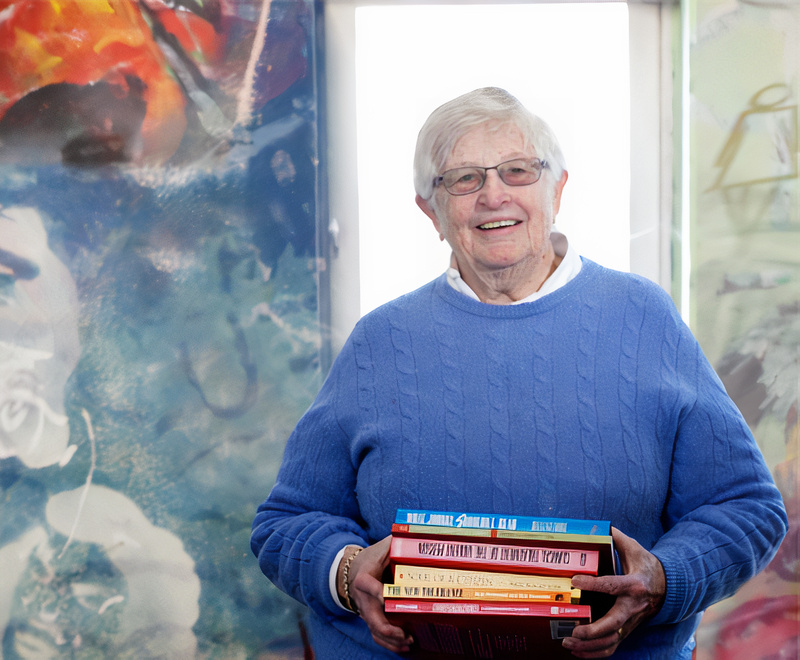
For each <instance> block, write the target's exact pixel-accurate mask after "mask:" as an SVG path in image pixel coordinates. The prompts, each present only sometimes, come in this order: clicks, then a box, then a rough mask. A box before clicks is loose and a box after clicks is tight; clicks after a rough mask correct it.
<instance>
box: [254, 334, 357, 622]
mask: <svg viewBox="0 0 800 660" xmlns="http://www.w3.org/2000/svg"><path fill="white" fill-rule="evenodd" d="M352 364H353V359H352V350H351V348H350V347H349V345H346V346H345V348H344V349H343V350H342V352H341V354H340V355H339V357H338V358H337V360H336V362H335V363H334V366H333V368H332V369H331V372H330V374H329V375H328V378H327V379H326V381H325V383H324V384H323V386H322V389H321V390H320V392H319V394H318V396H317V398H316V400H315V401H314V403H313V404H312V405H311V407H310V408H309V409H308V411H307V412H306V413H305V415H303V417H302V418H301V420H300V421H299V422H298V424H297V426H296V427H295V430H294V431H293V432H292V434H291V436H290V437H289V440H288V441H287V444H286V449H285V452H284V457H283V462H282V464H281V467H280V470H279V472H278V477H277V480H276V483H275V486H274V487H273V488H272V491H271V492H270V494H269V496H268V497H267V499H266V500H265V501H264V502H263V503H262V504H261V505H260V506H259V507H258V511H257V514H256V517H255V520H254V521H253V528H252V533H251V537H250V546H251V548H252V550H253V552H254V553H255V555H256V556H257V557H258V562H259V566H260V568H261V570H262V571H263V572H264V574H265V575H266V576H267V577H268V578H269V579H270V580H271V581H272V582H273V583H274V584H275V585H276V586H277V587H278V588H279V589H281V590H282V591H284V592H285V593H287V594H289V595H290V596H292V597H293V598H295V599H297V600H298V601H300V602H301V603H303V604H305V605H307V606H309V607H310V608H312V609H313V610H314V611H315V612H317V613H318V614H320V615H321V616H322V617H323V618H327V619H330V618H332V617H335V616H337V617H338V616H345V617H347V616H350V617H352V616H354V615H353V614H349V613H347V612H345V611H343V609H342V608H341V607H340V606H339V604H338V603H336V601H335V600H334V595H333V594H332V593H331V590H330V586H329V575H330V568H331V565H332V562H333V561H334V559H335V557H336V555H337V553H338V552H339V551H340V550H341V549H342V548H343V547H345V546H346V545H348V544H353V545H361V546H366V545H368V544H369V543H368V540H367V535H366V532H365V531H364V529H363V526H362V524H361V523H360V514H359V507H358V501H357V497H356V469H355V467H354V458H353V457H351V454H350V442H349V439H348V437H347V435H346V434H345V432H344V431H343V430H342V428H341V426H340V425H339V423H338V421H337V402H339V401H342V400H345V401H346V400H347V399H348V392H350V393H352V388H353V386H354V385H353V383H354V377H353V375H352V373H351V372H352ZM348 386H349V389H347V388H348ZM352 398H353V399H354V398H355V397H352Z"/></svg>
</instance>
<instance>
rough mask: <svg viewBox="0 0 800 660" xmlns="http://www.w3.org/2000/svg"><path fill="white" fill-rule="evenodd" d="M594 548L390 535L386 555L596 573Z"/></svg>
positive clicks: (421, 562) (429, 562) (418, 561)
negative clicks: (389, 545)
mask: <svg viewBox="0 0 800 660" xmlns="http://www.w3.org/2000/svg"><path fill="white" fill-rule="evenodd" d="M598 555H599V553H598V551H597V550H586V549H581V548H569V547H546V546H544V545H542V546H537V545H521V544H516V545H506V544H501V543H493V542H487V543H484V542H480V541H473V540H472V539H469V538H456V537H450V538H448V539H435V538H431V537H425V536H419V537H413V536H407V537H405V536H394V537H393V538H392V543H391V548H390V550H389V559H390V561H392V562H395V563H403V564H415V565H418V566H452V567H454V568H463V569H477V570H482V569H485V568H486V567H487V566H491V567H493V568H494V570H513V571H516V572H519V573H534V574H537V575H566V576H570V577H571V576H573V575H578V574H584V575H597V570H598Z"/></svg>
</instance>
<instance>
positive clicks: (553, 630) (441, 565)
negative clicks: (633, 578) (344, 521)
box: [383, 509, 617, 658]
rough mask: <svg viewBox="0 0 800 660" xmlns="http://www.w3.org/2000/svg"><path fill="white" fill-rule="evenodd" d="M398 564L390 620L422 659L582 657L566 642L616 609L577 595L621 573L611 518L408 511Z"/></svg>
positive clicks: (395, 542) (393, 554) (605, 600)
mask: <svg viewBox="0 0 800 660" xmlns="http://www.w3.org/2000/svg"><path fill="white" fill-rule="evenodd" d="M389 559H390V566H389V571H388V573H387V583H386V584H384V592H383V596H384V602H385V610H386V617H387V618H388V619H389V621H391V622H392V623H394V624H395V625H398V626H401V627H402V628H404V629H405V630H406V631H407V632H408V633H410V634H411V635H412V636H413V637H414V640H415V643H414V647H413V649H412V651H413V653H412V657H415V658H435V657H436V658H438V657H448V656H456V657H458V656H460V657H464V658H530V657H536V658H562V657H573V656H571V655H570V654H569V653H568V652H567V651H565V650H564V649H563V647H562V646H561V641H560V640H561V639H563V638H564V637H568V636H570V635H571V633H572V630H573V628H575V626H576V625H578V624H581V623H589V622H590V621H592V620H595V619H597V618H598V617H600V616H602V615H603V614H604V613H605V612H606V611H608V609H609V607H610V606H611V605H612V604H613V599H611V598H610V597H608V596H606V595H605V594H599V593H591V592H584V593H581V592H580V590H579V589H573V588H572V577H573V576H574V575H578V574H586V575H610V574H615V573H616V572H617V570H616V559H615V553H614V547H613V542H612V539H611V525H610V523H608V522H605V521H598V520H576V519H566V518H537V517H528V516H497V515H492V514H475V513H461V512H445V511H419V510H408V509H400V510H398V511H397V517H396V519H395V524H394V525H393V526H392V541H391V549H390V552H389Z"/></svg>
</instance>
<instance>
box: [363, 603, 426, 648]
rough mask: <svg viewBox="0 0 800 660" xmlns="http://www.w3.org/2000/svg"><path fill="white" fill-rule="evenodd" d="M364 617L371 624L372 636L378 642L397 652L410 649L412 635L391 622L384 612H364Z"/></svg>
mask: <svg viewBox="0 0 800 660" xmlns="http://www.w3.org/2000/svg"><path fill="white" fill-rule="evenodd" d="M362 617H363V619H364V621H366V622H367V625H368V626H369V629H370V632H371V633H372V638H373V639H374V640H375V641H376V642H377V643H378V644H380V645H381V646H383V647H384V648H387V649H389V650H391V651H394V652H395V653H399V652H403V651H408V650H409V649H410V647H411V644H412V643H413V639H412V638H411V636H410V635H407V634H406V632H405V631H404V630H403V629H402V628H400V627H398V626H395V625H392V624H391V623H389V621H388V620H387V619H386V617H385V616H384V615H383V612H376V611H370V612H364V613H363V615H362Z"/></svg>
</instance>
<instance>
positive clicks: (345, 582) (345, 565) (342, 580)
mask: <svg viewBox="0 0 800 660" xmlns="http://www.w3.org/2000/svg"><path fill="white" fill-rule="evenodd" d="M363 549H364V548H362V547H361V546H357V545H348V546H347V547H346V548H345V550H344V555H342V559H341V561H340V562H339V569H338V572H337V580H336V587H337V592H338V595H339V601H340V602H341V603H342V605H344V606H345V607H346V608H347V609H348V610H350V611H351V612H353V613H354V614H358V613H359V612H358V607H356V605H355V603H354V602H353V599H352V593H351V587H352V581H353V570H352V565H353V561H354V560H355V558H356V557H357V556H358V554H359V553H360V552H361V551H362V550H363Z"/></svg>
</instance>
